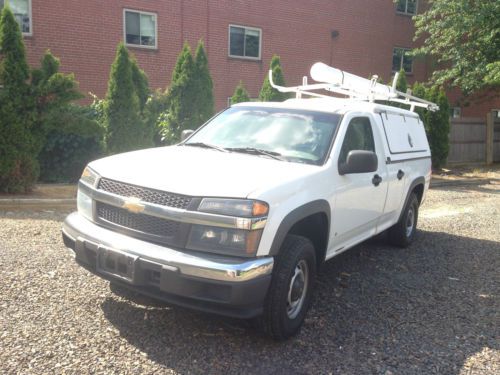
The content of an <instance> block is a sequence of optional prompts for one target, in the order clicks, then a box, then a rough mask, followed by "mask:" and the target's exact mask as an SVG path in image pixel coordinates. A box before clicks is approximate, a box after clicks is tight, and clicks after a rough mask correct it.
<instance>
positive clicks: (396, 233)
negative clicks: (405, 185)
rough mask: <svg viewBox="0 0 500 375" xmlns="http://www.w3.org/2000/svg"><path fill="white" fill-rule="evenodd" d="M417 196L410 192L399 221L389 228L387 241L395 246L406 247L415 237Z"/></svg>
mask: <svg viewBox="0 0 500 375" xmlns="http://www.w3.org/2000/svg"><path fill="white" fill-rule="evenodd" d="M418 206H419V203H418V198H417V195H416V194H415V193H411V195H410V198H409V199H408V202H407V203H406V206H405V208H404V210H403V214H402V215H401V218H400V219H399V221H398V222H397V223H396V224H395V225H394V226H393V227H391V228H390V229H389V241H390V242H391V243H392V244H393V245H396V246H400V247H407V246H409V245H410V244H411V243H412V242H413V239H414V238H415V232H416V231H417V220H418Z"/></svg>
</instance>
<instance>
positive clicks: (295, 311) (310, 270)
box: [261, 235, 316, 340]
mask: <svg viewBox="0 0 500 375" xmlns="http://www.w3.org/2000/svg"><path fill="white" fill-rule="evenodd" d="M315 278H316V254H315V251H314V246H313V244H312V243H311V241H309V240H308V239H307V238H305V237H301V236H295V235H288V236H287V237H286V238H285V241H284V242H283V245H282V247H281V249H280V252H279V255H278V257H277V258H276V263H275V268H274V270H273V277H272V280H271V285H270V287H269V291H268V295H267V297H266V301H265V306H264V314H263V316H262V317H261V323H262V326H263V328H264V330H265V331H266V333H268V334H269V335H270V336H271V337H273V338H274V339H275V340H285V339H287V338H289V337H291V336H293V335H294V334H296V333H297V332H298V331H299V329H300V327H301V326H302V323H303V322H304V318H305V316H306V313H307V310H308V309H309V306H310V303H311V299H312V292H313V288H314V285H313V284H314V280H315Z"/></svg>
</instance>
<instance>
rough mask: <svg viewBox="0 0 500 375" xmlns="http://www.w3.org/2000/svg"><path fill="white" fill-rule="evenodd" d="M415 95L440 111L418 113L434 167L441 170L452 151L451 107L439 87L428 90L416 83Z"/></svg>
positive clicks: (420, 110) (418, 111) (421, 110)
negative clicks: (450, 140) (436, 106)
mask: <svg viewBox="0 0 500 375" xmlns="http://www.w3.org/2000/svg"><path fill="white" fill-rule="evenodd" d="M412 92H413V95H415V96H417V97H419V98H422V99H425V100H428V101H431V102H433V103H436V104H437V105H438V106H439V110H438V111H436V112H431V111H428V110H424V109H420V108H417V110H416V111H417V113H418V114H419V115H420V118H421V119H422V121H423V122H424V126H425V131H426V133H427V138H428V140H429V146H430V148H431V153H432V166H433V167H434V168H440V167H442V166H443V165H444V164H445V163H446V159H447V158H448V153H449V150H450V143H449V133H450V113H449V111H450V105H449V102H448V98H447V97H446V93H445V92H444V90H443V89H439V88H437V87H432V88H426V87H425V86H423V85H421V84H419V83H418V82H416V83H415V84H414V85H413V90H412Z"/></svg>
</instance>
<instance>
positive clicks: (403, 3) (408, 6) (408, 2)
mask: <svg viewBox="0 0 500 375" xmlns="http://www.w3.org/2000/svg"><path fill="white" fill-rule="evenodd" d="M396 11H397V12H398V13H403V14H409V15H412V16H413V15H415V14H417V0H398V1H397V3H396Z"/></svg>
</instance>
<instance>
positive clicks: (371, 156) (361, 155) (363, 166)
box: [339, 150, 378, 175]
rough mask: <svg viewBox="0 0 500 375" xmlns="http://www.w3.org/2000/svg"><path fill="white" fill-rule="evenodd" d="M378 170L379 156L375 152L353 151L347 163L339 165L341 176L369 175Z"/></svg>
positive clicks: (350, 152)
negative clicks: (353, 174)
mask: <svg viewBox="0 0 500 375" xmlns="http://www.w3.org/2000/svg"><path fill="white" fill-rule="evenodd" d="M377 168H378V158H377V154H376V153H374V152H373V151H364V150H352V151H349V154H347V160H346V162H345V163H342V164H341V163H339V174H340V175H344V174H350V173H369V172H375V171H376V170H377Z"/></svg>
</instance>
